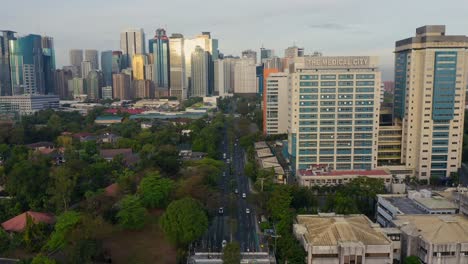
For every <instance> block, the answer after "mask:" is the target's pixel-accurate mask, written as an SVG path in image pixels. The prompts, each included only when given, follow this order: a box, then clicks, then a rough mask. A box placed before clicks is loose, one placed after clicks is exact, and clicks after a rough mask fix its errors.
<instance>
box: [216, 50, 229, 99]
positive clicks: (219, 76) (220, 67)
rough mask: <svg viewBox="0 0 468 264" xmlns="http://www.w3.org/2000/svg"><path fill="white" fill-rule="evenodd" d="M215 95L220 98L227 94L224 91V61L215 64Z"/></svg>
mask: <svg viewBox="0 0 468 264" xmlns="http://www.w3.org/2000/svg"><path fill="white" fill-rule="evenodd" d="M214 94H215V95H219V96H225V95H226V94H227V91H226V90H225V89H224V60H222V59H218V60H216V61H215V62H214Z"/></svg>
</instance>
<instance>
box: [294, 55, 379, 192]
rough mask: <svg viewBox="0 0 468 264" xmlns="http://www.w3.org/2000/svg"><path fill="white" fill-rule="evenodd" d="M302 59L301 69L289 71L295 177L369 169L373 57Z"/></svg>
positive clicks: (373, 131)
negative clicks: (305, 172)
mask: <svg viewBox="0 0 468 264" xmlns="http://www.w3.org/2000/svg"><path fill="white" fill-rule="evenodd" d="M304 58H305V59H304V64H303V66H301V67H297V68H296V69H295V71H294V72H292V73H290V75H291V88H290V89H291V92H290V101H289V103H288V105H289V106H290V108H291V110H290V111H289V115H290V116H289V120H290V121H289V126H288V144H289V145H288V148H289V154H290V161H291V165H292V168H293V170H295V172H296V175H301V173H300V171H302V170H312V171H314V170H317V171H319V170H324V169H325V170H370V169H375V168H376V166H377V144H376V143H374V142H376V141H377V139H378V123H379V115H378V113H379V94H380V93H379V89H380V80H381V73H380V71H379V70H378V68H377V57H367V56H362V57H357V56H350V57H304ZM298 171H299V173H298ZM324 184H325V183H324ZM306 185H307V184H306Z"/></svg>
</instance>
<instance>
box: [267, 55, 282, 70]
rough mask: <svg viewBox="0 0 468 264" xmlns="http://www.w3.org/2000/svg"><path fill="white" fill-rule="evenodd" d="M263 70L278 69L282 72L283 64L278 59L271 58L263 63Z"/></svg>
mask: <svg viewBox="0 0 468 264" xmlns="http://www.w3.org/2000/svg"><path fill="white" fill-rule="evenodd" d="M263 64H264V68H265V69H278V70H279V71H283V62H282V60H281V58H279V57H272V58H269V59H265V60H264V61H263Z"/></svg>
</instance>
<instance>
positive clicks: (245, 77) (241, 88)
mask: <svg viewBox="0 0 468 264" xmlns="http://www.w3.org/2000/svg"><path fill="white" fill-rule="evenodd" d="M256 70H257V68H256V65H255V60H254V59H253V58H248V57H243V58H241V59H238V60H237V61H236V63H235V65H234V93H235V94H256V93H257V74H256Z"/></svg>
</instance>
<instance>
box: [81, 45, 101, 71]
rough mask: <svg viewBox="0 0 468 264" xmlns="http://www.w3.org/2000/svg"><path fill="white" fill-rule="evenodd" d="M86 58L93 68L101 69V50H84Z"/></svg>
mask: <svg viewBox="0 0 468 264" xmlns="http://www.w3.org/2000/svg"><path fill="white" fill-rule="evenodd" d="M84 60H85V61H89V62H91V70H98V69H99V52H98V51H97V50H93V49H87V50H85V51H84Z"/></svg>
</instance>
